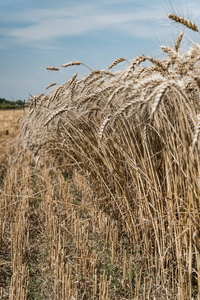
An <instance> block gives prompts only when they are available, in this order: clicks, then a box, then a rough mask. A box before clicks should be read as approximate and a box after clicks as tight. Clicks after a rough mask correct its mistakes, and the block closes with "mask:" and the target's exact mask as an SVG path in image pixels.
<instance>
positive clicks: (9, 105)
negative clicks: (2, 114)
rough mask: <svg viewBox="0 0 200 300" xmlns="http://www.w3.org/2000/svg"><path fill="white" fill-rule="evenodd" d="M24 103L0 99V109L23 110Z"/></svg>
mask: <svg viewBox="0 0 200 300" xmlns="http://www.w3.org/2000/svg"><path fill="white" fill-rule="evenodd" d="M24 104H25V101H22V100H17V101H10V100H6V99H5V98H0V109H15V108H24Z"/></svg>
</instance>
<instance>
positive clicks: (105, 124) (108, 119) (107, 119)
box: [99, 115, 111, 141]
mask: <svg viewBox="0 0 200 300" xmlns="http://www.w3.org/2000/svg"><path fill="white" fill-rule="evenodd" d="M110 117H111V115H108V117H107V118H106V119H105V120H104V121H103V123H102V124H101V127H100V129H99V140H100V141H101V140H102V137H103V133H104V130H105V128H106V126H107V124H108V122H109V121H110Z"/></svg>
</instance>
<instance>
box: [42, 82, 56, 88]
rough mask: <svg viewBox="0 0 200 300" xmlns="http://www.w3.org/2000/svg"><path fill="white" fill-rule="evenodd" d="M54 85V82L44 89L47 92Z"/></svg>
mask: <svg viewBox="0 0 200 300" xmlns="http://www.w3.org/2000/svg"><path fill="white" fill-rule="evenodd" d="M56 84H57V83H56V82H53V83H51V84H49V85H48V86H47V87H45V89H46V90H48V89H49V88H50V87H52V86H54V85H56Z"/></svg>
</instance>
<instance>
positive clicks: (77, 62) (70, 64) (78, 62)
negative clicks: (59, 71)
mask: <svg viewBox="0 0 200 300" xmlns="http://www.w3.org/2000/svg"><path fill="white" fill-rule="evenodd" d="M80 65H82V66H84V67H86V68H88V69H89V70H90V71H92V69H91V68H90V67H88V66H87V65H85V64H83V63H82V62H80V61H70V62H68V63H66V64H64V65H61V67H63V68H67V67H70V66H80Z"/></svg>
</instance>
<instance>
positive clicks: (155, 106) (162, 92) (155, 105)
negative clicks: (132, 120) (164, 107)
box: [151, 83, 169, 118]
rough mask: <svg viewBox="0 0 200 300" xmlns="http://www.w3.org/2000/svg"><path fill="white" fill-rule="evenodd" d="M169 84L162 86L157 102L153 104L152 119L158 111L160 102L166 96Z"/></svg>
mask: <svg viewBox="0 0 200 300" xmlns="http://www.w3.org/2000/svg"><path fill="white" fill-rule="evenodd" d="M168 86H169V84H168V83H164V84H162V85H161V87H160V89H159V93H158V94H157V95H156V98H155V101H154V102H153V105H152V109H151V118H152V117H153V116H154V114H155V112H156V109H157V108H158V106H159V104H160V101H161V99H162V97H163V95H164V94H165V91H166V89H167V88H168Z"/></svg>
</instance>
